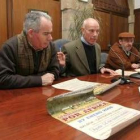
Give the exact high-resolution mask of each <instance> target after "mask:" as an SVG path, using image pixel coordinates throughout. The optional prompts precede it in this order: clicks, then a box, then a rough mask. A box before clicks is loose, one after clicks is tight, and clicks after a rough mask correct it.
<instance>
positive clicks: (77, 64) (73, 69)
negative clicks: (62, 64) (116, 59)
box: [62, 39, 101, 76]
mask: <svg viewBox="0 0 140 140" xmlns="http://www.w3.org/2000/svg"><path fill="white" fill-rule="evenodd" d="M62 51H63V52H64V53H65V54H66V72H67V75H68V76H81V75H87V74H90V69H89V65H88V61H87V57H86V53H85V50H84V46H83V44H82V42H81V40H80V39H78V40H75V41H71V42H69V43H67V44H65V45H64V46H63V48H62ZM95 52H96V68H97V71H99V68H100V67H101V64H100V61H101V58H100V56H101V49H100V46H99V44H97V43H96V44H95ZM93 57H95V56H93Z"/></svg>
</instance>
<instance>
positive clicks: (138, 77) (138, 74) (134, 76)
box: [129, 51, 140, 79]
mask: <svg viewBox="0 0 140 140" xmlns="http://www.w3.org/2000/svg"><path fill="white" fill-rule="evenodd" d="M129 52H130V53H131V54H133V55H134V56H136V57H138V58H139V59H140V56H139V55H137V54H135V53H133V52H132V51H129ZM129 77H131V78H137V79H140V72H138V73H134V74H131V75H129Z"/></svg>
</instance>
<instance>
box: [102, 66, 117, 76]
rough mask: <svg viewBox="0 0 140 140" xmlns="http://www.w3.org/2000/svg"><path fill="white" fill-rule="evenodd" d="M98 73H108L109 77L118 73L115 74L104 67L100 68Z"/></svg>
mask: <svg viewBox="0 0 140 140" xmlns="http://www.w3.org/2000/svg"><path fill="white" fill-rule="evenodd" d="M100 71H101V73H102V74H104V73H105V72H108V73H110V74H111V75H118V73H117V72H115V71H114V70H111V69H108V68H104V67H103V68H101V69H100Z"/></svg>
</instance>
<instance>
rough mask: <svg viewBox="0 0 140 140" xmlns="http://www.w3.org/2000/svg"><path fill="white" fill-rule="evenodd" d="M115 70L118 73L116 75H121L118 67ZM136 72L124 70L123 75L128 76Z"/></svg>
mask: <svg viewBox="0 0 140 140" xmlns="http://www.w3.org/2000/svg"><path fill="white" fill-rule="evenodd" d="M116 72H117V73H118V75H122V70H121V69H118V70H116ZM134 73H137V72H135V71H124V76H130V75H131V74H134Z"/></svg>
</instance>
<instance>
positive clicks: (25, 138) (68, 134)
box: [0, 74, 140, 140]
mask: <svg viewBox="0 0 140 140" xmlns="http://www.w3.org/2000/svg"><path fill="white" fill-rule="evenodd" d="M78 78H79V79H80V80H85V81H94V82H102V83H110V79H111V77H110V76H109V75H101V74H97V75H88V76H82V77H78ZM68 79H70V78H63V79H61V80H59V81H56V82H55V83H58V82H62V81H65V80H68ZM132 80H133V81H134V79H132ZM135 82H136V83H137V84H140V80H135ZM137 84H133V83H132V84H126V85H118V86H117V87H115V88H113V89H111V90H110V91H107V92H106V93H104V94H102V95H100V96H97V97H98V98H99V99H102V100H105V101H109V102H112V103H117V104H121V105H123V106H126V107H130V108H133V109H137V110H140V93H139V92H138V85H137ZM65 92H66V91H64V90H59V89H55V88H53V87H51V86H47V87H35V88H26V89H13V90H0V140H19V139H20V140H93V138H92V137H90V136H88V135H86V134H84V133H83V132H80V131H78V130H76V129H74V128H72V127H70V126H68V125H66V124H64V123H62V122H60V121H58V120H56V119H54V118H52V117H51V116H50V115H49V114H48V112H47V109H46V101H47V98H49V97H51V96H55V95H58V94H62V93H65ZM109 139H110V140H139V139H140V120H138V121H137V122H135V123H133V124H132V125H130V126H128V127H127V128H125V129H123V130H122V131H120V132H118V133H116V134H115V135H113V136H112V137H110V138H109Z"/></svg>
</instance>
